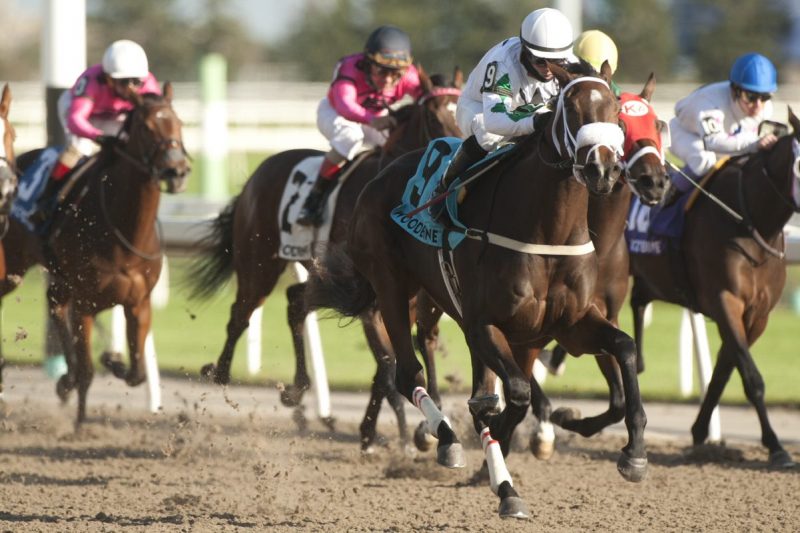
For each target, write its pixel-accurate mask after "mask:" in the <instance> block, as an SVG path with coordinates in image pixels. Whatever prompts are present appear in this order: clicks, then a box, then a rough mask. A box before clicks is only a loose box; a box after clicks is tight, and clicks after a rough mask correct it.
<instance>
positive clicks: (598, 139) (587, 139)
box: [551, 76, 625, 185]
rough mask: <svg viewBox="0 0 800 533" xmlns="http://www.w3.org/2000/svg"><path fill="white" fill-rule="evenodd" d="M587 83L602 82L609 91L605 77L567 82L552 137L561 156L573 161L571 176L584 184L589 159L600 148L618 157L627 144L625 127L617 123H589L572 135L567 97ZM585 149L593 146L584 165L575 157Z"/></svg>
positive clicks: (583, 78)
mask: <svg viewBox="0 0 800 533" xmlns="http://www.w3.org/2000/svg"><path fill="white" fill-rule="evenodd" d="M584 82H594V83H599V84H601V85H603V86H604V87H605V88H606V89H609V90H610V88H609V86H608V83H606V81H605V80H603V79H602V78H597V77H594V76H582V77H579V78H575V79H573V80H572V81H570V82H569V83H567V85H565V86H564V88H563V89H561V91H560V92H559V94H558V101H557V103H556V111H555V116H554V117H553V122H552V125H551V136H552V139H553V144H554V145H555V148H556V151H557V152H558V154H559V155H560V156H561V157H565V154H564V152H566V156H568V159H569V161H571V162H572V175H573V176H574V177H575V179H576V180H578V182H579V183H581V184H583V185H585V184H586V180H585V178H584V177H583V169H584V168H585V167H586V165H587V164H588V163H589V161H590V158H591V157H592V156H594V155H595V154H596V153H597V152H598V151H599V150H600V148H601V147H605V148H607V149H609V150H611V151H612V152H613V153H615V154H616V155H617V157H621V156H622V145H623V143H624V141H625V135H624V134H623V133H622V128H620V127H619V125H618V124H612V123H610V122H590V123H588V124H583V125H582V126H581V127H580V128H579V129H578V133H577V135H573V133H572V130H570V128H569V121H568V117H567V112H566V110H565V108H564V95H565V94H566V93H567V91H568V90H569V89H570V88H572V87H573V86H574V85H577V84H579V83H584ZM559 119H561V125H562V130H563V131H562V137H561V140H560V141H559V136H558V133H557V129H558V125H559ZM585 146H590V147H591V148H590V149H589V151H588V152H587V154H586V159H585V160H584V162H583V164H581V163H579V162H578V161H577V160H576V157H577V155H578V151H579V150H580V149H581V148H583V147H585Z"/></svg>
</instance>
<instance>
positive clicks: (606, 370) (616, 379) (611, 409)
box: [551, 355, 625, 437]
mask: <svg viewBox="0 0 800 533" xmlns="http://www.w3.org/2000/svg"><path fill="white" fill-rule="evenodd" d="M596 361H597V366H598V367H599V368H600V372H602V374H603V377H604V378H605V380H606V383H607V384H608V409H607V410H606V411H604V412H603V413H601V414H599V415H596V416H591V417H586V418H582V417H581V413H580V411H579V410H577V409H574V408H571V407H560V408H558V409H556V411H555V412H554V413H553V416H552V418H551V420H552V421H553V422H554V423H555V424H556V425H558V426H559V427H562V428H564V429H566V430H567V431H573V432H575V433H578V434H579V435H581V436H583V437H591V436H592V435H596V434H597V433H599V432H601V431H602V430H603V429H605V428H607V427H608V426H610V425H612V424H616V423H617V422H619V421H620V420H622V419H623V418H625V394H624V392H623V387H622V379H621V377H620V374H619V370H618V368H619V367H618V366H617V365H616V363H615V362H614V358H613V357H610V356H608V355H598V356H597V357H596Z"/></svg>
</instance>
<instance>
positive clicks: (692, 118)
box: [664, 53, 778, 203]
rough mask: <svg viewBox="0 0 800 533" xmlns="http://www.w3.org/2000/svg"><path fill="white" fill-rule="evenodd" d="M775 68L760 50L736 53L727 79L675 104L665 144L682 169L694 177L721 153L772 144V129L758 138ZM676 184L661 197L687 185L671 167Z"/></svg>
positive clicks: (769, 107) (768, 108) (773, 85)
mask: <svg viewBox="0 0 800 533" xmlns="http://www.w3.org/2000/svg"><path fill="white" fill-rule="evenodd" d="M777 88H778V85H777V72H776V70H775V66H774V65H773V64H772V62H771V61H770V60H769V59H767V58H766V57H764V56H763V55H761V54H756V53H749V54H745V55H743V56H741V57H739V58H738V59H737V60H736V61H735V62H734V63H733V67H732V68H731V73H730V79H729V80H728V81H720V82H717V83H711V84H709V85H704V86H703V87H700V88H699V89H697V90H695V91H694V92H692V93H691V94H689V95H688V96H686V97H684V98H683V99H681V100H679V101H678V103H677V104H675V117H674V118H673V119H672V120H671V121H670V125H669V126H670V133H671V135H672V146H671V147H670V150H671V151H672V153H673V154H675V155H676V156H677V157H679V158H680V159H681V160H682V161H683V162H684V163H685V166H684V168H683V169H682V171H683V173H684V174H686V175H688V176H689V177H691V178H692V179H695V180H696V179H697V178H700V177H702V176H703V175H705V174H706V173H707V172H708V171H709V170H711V169H712V168H714V166H715V165H716V163H717V160H718V157H719V156H721V155H741V154H746V153H751V152H756V151H758V150H761V149H766V148H769V147H771V146H772V145H773V144H775V141H776V140H777V138H776V137H775V135H772V134H767V135H765V136H763V137H761V138H759V135H758V127H759V124H760V123H761V121H762V120H765V119H769V118H770V117H772V111H773V109H772V102H771V101H770V99H771V98H772V94H773V93H774V92H775V91H776V90H777ZM670 176H671V179H672V183H673V185H674V186H675V187H674V188H673V189H672V192H671V193H670V194H669V195H668V196H669V197H668V198H666V199H665V200H664V203H671V202H672V201H674V199H675V198H676V197H677V195H678V193H681V192H687V191H689V190H690V189H691V187H692V185H691V183H690V182H689V181H688V180H687V179H686V178H685V177H684V176H682V175H681V174H680V173H670Z"/></svg>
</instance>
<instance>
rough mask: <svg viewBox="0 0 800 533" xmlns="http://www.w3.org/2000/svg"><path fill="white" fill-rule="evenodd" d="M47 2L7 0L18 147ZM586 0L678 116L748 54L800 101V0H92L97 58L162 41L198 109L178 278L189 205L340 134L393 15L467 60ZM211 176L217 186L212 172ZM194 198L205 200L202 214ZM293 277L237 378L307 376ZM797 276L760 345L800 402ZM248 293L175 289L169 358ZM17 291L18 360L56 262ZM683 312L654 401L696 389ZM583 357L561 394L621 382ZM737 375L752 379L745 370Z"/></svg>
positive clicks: (425, 44)
mask: <svg viewBox="0 0 800 533" xmlns="http://www.w3.org/2000/svg"><path fill="white" fill-rule="evenodd" d="M47 1H48V0H0V12H2V13H3V39H2V40H0V82H9V83H10V85H11V87H12V91H13V93H14V101H13V103H12V107H11V114H10V118H11V121H12V123H13V124H14V125H15V127H16V129H17V133H18V139H17V144H16V147H17V150H18V151H23V150H27V149H31V148H35V147H38V146H41V145H43V144H44V142H45V139H46V138H47V137H46V132H45V129H46V127H45V123H46V111H45V84H44V82H43V79H44V78H45V77H46V76H45V74H44V71H45V70H46V69H45V65H44V64H43V63H44V61H43V44H42V43H43V34H44V31H45V28H44V26H45V24H46V22H45V20H46V17H45V4H46V3H47ZM570 4H572V5H576V4H577V6H578V7H579V9H578V13H579V16H578V19H579V20H576V21H575V34H576V35H577V34H578V33H579V32H580V31H582V30H585V29H600V30H602V31H604V32H606V33H607V34H609V35H610V36H611V37H612V39H614V41H615V42H616V43H617V46H618V48H619V52H620V59H619V68H618V70H617V73H616V74H615V81H617V82H619V83H620V84H622V87H623V89H625V90H629V91H635V92H639V91H640V90H641V87H642V85H643V84H644V81H645V80H646V79H647V76H648V74H649V73H650V72H654V73H655V74H656V76H657V80H658V87H657V89H656V95H655V98H654V104H655V107H656V111H657V113H658V114H659V115H660V117H661V118H663V119H665V120H669V119H670V118H671V116H672V109H673V106H674V103H675V101H677V100H678V99H679V98H681V97H683V96H685V95H686V94H688V93H689V92H690V91H691V90H693V89H694V88H696V87H697V86H698V85H700V84H703V83H706V82H711V81H718V80H723V79H727V76H728V72H729V69H730V65H731V63H732V61H733V60H734V59H735V58H736V57H737V56H739V55H740V54H742V53H745V52H749V51H758V52H761V53H763V54H765V55H767V56H768V57H769V58H771V59H772V60H773V62H774V63H775V64H776V66H777V67H778V72H779V84H780V88H779V91H778V94H777V97H776V117H775V118H776V119H777V120H781V121H784V120H785V117H786V104H787V103H791V104H793V105H794V106H795V109H796V110H797V109H798V108H800V91H798V90H795V85H796V84H797V82H798V81H799V80H800V1H799V0H744V1H743V0H591V1H590V0H584V1H582V2H581V1H580V0H564V1H563V2H558V1H552V2H551V1H543V0H542V1H540V0H436V1H430V0H86V57H85V59H86V65H91V64H95V63H98V62H99V61H100V58H101V56H102V53H103V51H104V49H105V47H106V46H107V45H108V44H109V43H111V42H112V41H114V40H117V39H123V38H128V39H133V40H135V41H137V42H139V43H140V44H141V45H142V46H143V47H144V48H145V50H146V51H147V54H148V57H149V60H150V70H151V71H152V72H153V73H154V74H155V75H156V77H157V78H158V79H159V80H160V81H162V82H163V81H166V80H171V81H173V82H176V83H175V101H174V107H175V108H176V111H177V112H178V115H179V116H180V117H181V118H182V120H183V121H184V140H185V143H186V146H187V148H188V149H189V151H190V153H192V155H193V156H195V163H194V172H193V177H192V179H191V180H190V188H189V191H188V193H186V194H181V195H178V196H177V197H171V198H166V197H165V198H164V199H163V200H162V212H161V219H162V221H163V223H164V229H165V232H166V233H167V237H168V245H169V246H171V248H170V252H171V255H170V258H171V259H172V258H173V257H175V260H174V261H172V262H171V265H170V266H171V270H172V271H174V272H175V276H174V278H178V279H179V278H180V275H181V270H182V267H183V266H184V265H185V259H182V258H181V256H182V255H185V253H186V251H187V250H188V247H186V245H187V243H190V242H192V239H193V238H196V236H197V235H198V234H197V227H196V225H194V226H190V225H187V224H183V223H181V224H179V223H178V222H180V220H179V219H180V217H181V216H183V215H186V217H185V218H186V220H185V221H184V222H187V221H188V222H196V221H197V220H198V217H199V216H201V215H202V216H203V217H206V218H207V217H210V216H214V215H215V214H216V212H217V211H218V209H219V208H221V206H223V205H224V204H225V203H226V202H227V201H228V200H229V198H230V197H231V196H232V195H235V194H238V192H239V191H240V190H241V187H242V185H243V184H244V182H245V181H246V180H247V178H248V177H249V175H250V173H251V172H252V171H253V169H255V168H256V166H257V165H258V164H259V163H260V162H261V161H262V160H263V159H264V158H266V157H268V156H269V155H271V154H273V153H275V152H278V151H281V150H286V149H291V148H319V149H327V144H326V142H325V140H324V138H323V137H322V136H321V135H320V134H319V133H318V132H317V129H316V106H317V102H318V101H319V99H320V98H322V97H323V96H324V94H325V92H326V90H327V86H328V82H329V81H330V78H331V75H332V70H333V67H334V65H335V64H336V62H337V60H338V59H339V58H340V57H342V56H344V55H347V54H351V53H354V52H356V51H359V50H361V48H362V46H363V44H364V41H365V39H366V37H367V35H368V34H369V32H370V31H371V30H372V29H374V28H375V27H376V26H378V25H381V24H387V23H391V24H395V25H398V26H400V27H402V28H403V29H405V30H406V31H407V32H408V33H409V34H410V35H411V37H412V43H413V48H414V55H415V57H416V60H417V61H418V62H419V63H420V64H422V65H423V67H424V68H425V69H426V71H428V72H429V73H433V72H441V73H450V72H451V71H452V70H453V68H454V67H456V66H459V67H461V68H462V69H463V70H464V71H465V73H466V74H468V73H469V71H470V70H471V69H472V67H473V66H474V65H475V64H476V63H477V61H478V60H479V59H480V58H481V56H482V55H483V54H484V53H485V52H486V51H487V50H488V49H489V48H490V47H491V46H493V45H494V44H496V43H497V42H499V41H501V40H502V39H504V38H506V37H509V36H513V35H517V34H518V32H519V25H520V22H521V21H522V19H523V18H524V16H525V15H527V14H528V13H529V12H530V11H532V10H533V9H536V8H540V7H548V6H550V7H560V6H562V5H570ZM209 54H216V57H218V58H222V59H224V65H225V66H224V72H225V76H226V79H227V82H226V84H225V88H224V91H223V94H224V95H225V96H224V103H225V118H224V120H225V124H226V125H227V133H226V135H225V136H223V137H221V138H220V140H219V141H218V142H220V143H224V145H225V146H224V151H225V153H226V156H225V157H226V159H225V162H224V165H223V166H219V165H217V164H215V165H214V166H213V167H212V166H211V164H210V163H209V162H208V160H207V159H205V158H203V157H201V156H200V152H201V150H202V149H203V148H204V144H206V146H205V148H208V146H207V141H204V139H203V135H202V132H201V129H202V121H203V105H204V104H203V102H202V92H203V91H202V86H201V84H200V83H199V80H200V71H201V64H202V63H203V58H205V57H208V55H209ZM81 59H83V58H81ZM79 73H80V71H78V72H75V77H77V75H78V74H79ZM214 142H217V141H214ZM217 163H218V162H217ZM195 176H196V177H195ZM209 183H216V185H215V186H214V187H212V188H204V187H203V184H209ZM194 200H198V201H197V202H194ZM199 200H203V202H199ZM192 206H195V207H196V206H200V209H202V210H203V211H202V213H201V212H198V211H196V210H195V207H192ZM173 223H174V224H175V226H174V228H176V230H175V231H172V230H171V228H172V227H173V226H172V224H173ZM171 231H172V233H170V232H171ZM170 239H174V242H173V241H170ZM175 243H178V245H177V246H174V244H175ZM290 282H291V278H289V277H288V276H287V279H285V280H282V282H281V285H280V286H279V287H278V288H276V290H275V293H274V295H273V296H272V297H271V298H269V299H268V301H267V307H265V310H264V314H263V322H262V325H263V327H264V331H265V332H264V339H263V365H262V366H261V367H260V369H258V370H257V371H256V372H254V373H252V372H251V371H249V370H248V369H247V368H246V366H245V365H246V363H245V355H244V351H245V349H246V348H245V346H244V345H245V344H246V343H245V341H244V339H242V340H241V341H240V342H239V345H238V348H237V352H236V353H237V355H236V357H235V358H234V368H233V373H234V377H235V378H236V379H239V380H252V381H256V382H264V380H268V381H272V382H276V381H277V382H279V381H287V380H289V379H291V377H292V375H293V370H294V363H293V359H292V354H291V339H290V336H289V332H288V328H287V327H286V324H285V304H286V300H285V297H284V295H283V289H284V288H285V286H286V285H287V284H288V283H290ZM798 286H800V272H798V268H797V267H792V268H790V279H789V282H788V283H787V287H786V289H785V291H784V297H783V300H782V303H781V305H780V306H779V308H778V309H777V310H776V311H775V312H774V313H772V315H771V322H770V326H769V329H768V330H767V332H766V334H765V335H764V336H763V337H762V339H761V340H760V341H759V343H758V344H756V346H755V350H754V351H755V353H756V354H757V355H758V354H762V355H764V356H766V357H760V358H759V357H757V361H758V364H759V367H760V369H761V371H762V373H763V375H764V380H765V382H766V383H767V384H768V394H767V398H768V401H771V402H772V403H783V404H791V405H795V406H797V405H800V390H799V389H798V388H797V387H796V379H794V376H793V374H792V373H791V372H788V373H787V372H786V369H787V368H789V367H790V366H792V365H794V364H795V363H794V359H795V352H796V344H797V342H796V340H797V328H796V322H797V314H798V313H800V289H798ZM233 297H234V295H233V291H232V290H231V288H230V287H228V289H227V290H226V291H224V292H222V293H221V294H219V295H218V296H217V297H216V298H215V299H213V300H212V301H211V302H208V303H205V304H198V303H196V302H189V301H187V300H186V298H185V295H183V294H181V292H180V291H173V293H172V294H171V296H170V299H169V305H166V306H165V307H161V308H159V309H157V310H156V311H155V316H154V323H153V329H154V332H155V339H156V345H157V348H158V353H159V364H160V366H161V368H162V369H163V370H165V371H172V372H179V373H185V374H186V375H190V376H197V375H198V371H199V368H200V366H201V365H203V364H205V363H208V362H211V361H213V360H215V359H216V357H217V356H218V354H219V350H220V349H221V346H222V342H223V340H224V325H225V323H226V321H227V319H228V306H229V305H230V303H231V302H232V301H233ZM3 304H4V305H3V308H4V315H5V324H4V326H3V336H4V340H5V341H6V343H5V346H4V353H5V355H6V357H7V358H8V359H10V360H12V361H14V362H17V363H34V364H38V363H39V362H41V360H42V355H43V354H42V346H43V343H44V328H43V322H44V315H45V313H44V290H43V285H42V276H41V273H40V272H38V271H36V272H33V273H32V274H31V275H29V276H28V277H27V278H26V280H25V283H24V284H23V285H22V287H21V288H20V289H19V290H17V291H15V292H14V293H13V294H12V295H11V296H10V297H9V298H6V301H4V302H3ZM621 320H622V323H621V326H622V328H623V329H624V330H626V331H628V332H630V331H632V329H631V323H630V314H629V311H627V309H624V310H623V311H622V317H621ZM680 322H681V310H680V309H678V308H676V307H674V306H669V305H667V304H657V305H656V307H655V319H654V322H653V326H651V328H650V330H648V336H647V340H646V351H647V353H648V356H649V360H648V365H649V366H648V372H646V373H645V374H644V375H643V376H642V378H641V380H642V381H641V384H642V391H643V393H644V394H645V396H646V397H648V398H660V399H670V400H676V399H680V398H683V397H684V396H685V395H686V394H687V393H686V392H685V391H683V390H681V389H682V388H681V387H680V385H679V376H678V365H677V352H678V329H679V325H680ZM322 329H323V342H324V344H325V350H326V360H327V364H328V374H329V377H330V379H331V383H332V385H333V386H335V387H339V388H351V389H364V388H366V387H368V386H369V381H370V379H371V376H372V373H373V372H374V366H373V365H372V364H371V363H370V362H369V361H371V356H370V355H369V354H368V352H367V346H366V343H365V341H364V338H363V334H362V332H361V329H360V328H358V327H350V328H345V329H340V328H338V323H337V321H336V320H328V321H324V322H323V324H322ZM715 329H716V328H715V327H714V325H713V324H709V334H710V339H709V340H710V343H711V350H712V354H714V353H715V351H716V349H717V348H718V346H719V341H718V337H716V332H715ZM100 333H101V334H100V335H99V340H98V346H97V347H96V348H102V344H103V343H104V342H105V340H104V339H103V336H104V335H103V331H102V329H101V331H100ZM442 337H443V339H444V343H445V345H446V348H445V350H446V351H445V352H444V353H443V355H442V371H441V374H440V375H441V376H443V378H442V380H443V383H442V384H443V386H444V387H445V388H456V389H464V388H465V387H467V386H468V384H469V379H470V372H469V366H468V365H469V362H468V358H467V357H466V350H465V345H464V343H463V336H462V335H461V333H460V332H459V331H458V328H457V327H456V326H455V324H453V323H452V322H451V323H447V324H445V325H444V327H443V330H442ZM99 351H100V350H99V349H98V350H96V352H95V353H99ZM448 354H449V355H451V356H448ZM365 363H366V364H365ZM569 365H570V367H571V370H570V371H569V372H568V373H567V375H566V376H564V377H563V378H559V379H558V380H555V379H552V380H548V383H547V386H546V387H547V390H548V391H549V392H551V393H553V392H555V393H564V394H570V395H596V396H603V395H604V394H605V391H606V387H605V383H604V382H603V380H602V379H601V378H600V376H599V374H598V373H597V370H596V368H595V364H594V362H593V361H592V358H590V357H585V358H581V359H579V360H574V361H573V360H571V361H570V363H569ZM696 379H697V378H696V377H695V380H696ZM733 380H734V381H737V382H738V375H737V376H736V377H734V378H733ZM694 390H695V392H694V393H692V394H690V396H692V397H695V398H696V395H697V394H698V392H697V391H698V389H697V388H696V387H695V389H694ZM724 399H725V400H726V401H733V402H743V401H745V399H744V396H743V394H742V390H741V387H740V386H733V387H728V388H727V390H726V393H725V397H724Z"/></svg>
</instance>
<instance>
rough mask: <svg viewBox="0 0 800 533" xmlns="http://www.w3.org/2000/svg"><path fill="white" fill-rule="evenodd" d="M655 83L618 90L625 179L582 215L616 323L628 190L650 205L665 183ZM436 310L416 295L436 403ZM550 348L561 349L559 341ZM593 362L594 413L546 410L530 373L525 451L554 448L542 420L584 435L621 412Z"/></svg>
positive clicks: (621, 402) (602, 306)
mask: <svg viewBox="0 0 800 533" xmlns="http://www.w3.org/2000/svg"><path fill="white" fill-rule="evenodd" d="M655 86H656V82H655V76H654V75H653V74H651V75H650V77H649V78H648V79H647V81H646V82H645V84H644V87H643V89H642V91H641V92H640V93H639V94H638V95H636V94H632V93H623V94H622V95H621V103H622V109H621V112H620V124H621V126H622V129H623V131H624V132H625V145H624V152H625V153H624V155H623V162H624V164H625V179H624V180H620V181H619V182H617V184H616V185H615V186H614V189H613V191H612V192H611V194H609V195H607V196H599V195H591V196H590V197H589V208H588V213H587V218H588V224H589V231H590V234H591V238H592V242H593V243H594V247H595V253H596V254H597V260H598V281H597V285H596V286H595V294H594V304H595V305H596V306H597V308H598V309H599V310H600V312H601V313H602V314H603V315H604V316H605V317H606V318H607V319H608V320H609V321H610V322H611V323H612V324H614V325H615V326H618V324H619V322H618V316H619V310H620V309H621V308H622V304H623V302H624V301H625V297H626V295H627V293H628V277H629V274H628V248H627V245H626V242H625V236H624V232H623V230H624V229H625V224H626V220H627V218H628V206H629V205H630V202H631V197H632V196H631V194H632V192H633V193H635V194H636V195H637V196H638V197H639V198H640V200H641V201H642V202H643V203H645V204H648V205H655V204H657V203H658V202H659V201H660V200H661V198H662V197H663V195H664V193H665V191H666V190H667V186H668V184H669V178H668V177H667V173H666V169H665V167H664V155H663V150H664V148H665V147H664V146H663V145H662V135H664V132H665V128H666V123H665V122H664V121H662V120H659V119H658V117H657V116H656V114H655V111H654V110H653V108H652V106H651V105H650V103H649V102H650V101H651V99H652V96H653V93H654V91H655ZM441 314H442V311H441V310H440V309H439V308H438V307H436V306H435V304H433V302H431V301H430V300H429V298H428V297H427V295H425V294H421V295H420V296H419V297H418V299H417V314H416V316H417V322H416V326H417V345H418V347H419V349H420V352H421V354H422V357H423V361H424V362H426V368H427V370H428V386H429V387H431V388H432V389H429V393H430V396H431V398H433V399H434V401H435V402H436V403H437V405H441V404H440V403H439V401H438V397H439V396H438V391H437V390H436V389H435V388H434V387H436V382H435V380H431V374H432V372H431V370H433V369H434V368H435V363H434V358H433V348H434V347H435V346H436V340H437V339H436V337H437V332H438V326H437V322H438V320H439V318H440V317H441ZM556 349H557V350H558V349H560V350H563V348H562V347H561V346H558V347H557V348H556ZM537 355H538V353H537V351H532V352H531V357H535V356H537ZM596 361H597V364H598V366H599V367H600V370H601V372H602V373H603V376H604V377H605V379H606V381H607V382H608V384H609V391H610V393H609V409H608V410H607V411H606V412H604V413H602V414H600V415H598V416H596V417H591V418H586V419H580V413H579V412H578V411H577V410H575V409H565V408H559V409H558V410H556V411H555V412H554V413H552V415H551V408H550V402H549V400H548V399H547V397H546V396H545V395H544V394H543V393H541V392H540V391H541V389H540V388H539V387H538V384H537V383H534V381H535V378H532V386H533V387H534V392H535V393H534V395H533V397H532V410H533V414H534V415H535V416H536V418H537V420H538V421H539V424H538V426H537V428H536V431H534V433H533V434H532V435H531V442H530V445H531V451H532V452H533V453H534V454H535V455H536V456H537V457H538V458H540V459H547V458H549V457H550V456H551V455H552V453H553V451H554V441H553V439H552V437H553V432H552V428H550V427H548V426H547V423H548V422H555V423H557V424H558V425H560V426H561V427H563V428H564V429H568V430H570V431H575V432H577V433H580V434H581V435H583V436H590V435H593V434H595V433H596V432H597V431H599V430H600V429H602V428H604V427H606V426H608V425H609V424H610V423H616V422H619V421H620V420H622V418H623V417H624V414H625V398H624V395H623V393H622V383H621V382H620V380H619V376H618V372H617V365H616V363H615V361H614V358H613V357H611V356H609V355H604V354H603V355H598V356H597V357H596ZM531 364H532V363H531ZM493 383H494V376H493V375H491V376H489V377H488V379H487V380H486V388H492V387H491V385H493ZM537 391H539V392H538V393H537ZM423 424H424V423H423ZM419 431H423V432H424V426H423V425H421V426H420V428H418V434H416V435H415V442H416V443H417V445H418V446H419V447H422V448H423V449H424V448H425V447H426V444H425V443H426V440H425V439H424V435H421V434H419Z"/></svg>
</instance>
